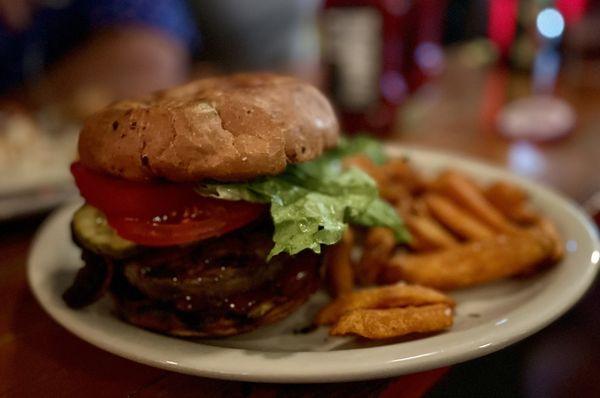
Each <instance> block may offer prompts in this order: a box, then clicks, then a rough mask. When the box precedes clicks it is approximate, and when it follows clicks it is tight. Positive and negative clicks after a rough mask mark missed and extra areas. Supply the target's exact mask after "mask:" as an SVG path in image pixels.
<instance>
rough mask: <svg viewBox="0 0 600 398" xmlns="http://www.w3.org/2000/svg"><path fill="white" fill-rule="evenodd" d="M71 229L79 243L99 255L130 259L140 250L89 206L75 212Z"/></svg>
mask: <svg viewBox="0 0 600 398" xmlns="http://www.w3.org/2000/svg"><path fill="white" fill-rule="evenodd" d="M71 229H72V231H73V238H74V239H75V240H76V241H77V243H79V244H80V245H81V246H83V247H85V248H86V249H89V250H91V251H93V252H94V253H97V254H101V255H106V256H109V257H112V258H116V259H119V258H126V257H130V256H132V255H134V254H135V253H137V252H138V249H139V246H138V245H137V244H135V243H134V242H131V241H129V240H127V239H123V238H121V237H120V236H119V235H117V232H116V231H115V230H114V229H112V228H111V227H110V225H108V222H107V221H106V217H105V216H104V214H103V213H102V212H101V211H100V210H98V209H96V208H95V207H93V206H90V205H88V204H86V205H83V206H82V207H80V208H79V209H78V210H77V211H76V212H75V214H74V215H73V221H72V222H71Z"/></svg>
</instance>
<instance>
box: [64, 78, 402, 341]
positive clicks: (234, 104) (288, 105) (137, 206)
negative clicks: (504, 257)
mask: <svg viewBox="0 0 600 398" xmlns="http://www.w3.org/2000/svg"><path fill="white" fill-rule="evenodd" d="M78 150H79V159H78V161H76V162H75V163H73V165H72V166H71V172H72V174H73V176H74V178H75V182H76V185H77V187H78V188H79V191H80V193H81V196H82V197H83V198H84V199H85V202H86V203H85V204H84V205H83V206H82V207H81V208H80V209H79V210H77V211H76V212H75V214H74V216H73V221H72V223H71V227H72V235H73V240H74V242H75V243H76V244H77V245H78V246H79V247H80V248H81V250H82V259H83V262H84V266H83V268H81V269H80V270H79V272H78V273H77V275H76V277H75V280H74V282H73V285H72V286H71V287H70V288H69V289H68V290H67V291H65V293H64V295H63V298H64V300H65V302H66V303H67V304H68V305H69V306H71V307H73V308H75V309H77V308H82V307H85V306H87V305H90V304H92V303H93V302H95V301H96V300H98V299H100V298H101V297H102V296H104V295H109V296H110V297H111V298H112V300H113V303H114V310H115V313H116V314H117V315H118V316H119V317H121V318H122V319H123V320H125V321H126V322H129V323H131V324H133V325H136V326H139V327H142V328H145V329H149V330H153V331H156V332H160V333H164V334H168V335H173V336H179V337H223V336H231V335H236V334H240V333H244V332H248V331H251V330H254V329H256V328H258V327H260V326H262V325H267V324H270V323H273V322H276V321H278V320H280V319H282V318H284V317H286V316H288V315H289V314H291V313H292V312H293V311H295V310H296V309H297V308H298V307H300V306H301V305H302V304H303V303H304V302H305V301H306V300H307V299H308V298H309V297H310V295H311V294H312V293H313V292H314V291H315V290H316V289H317V288H318V286H319V281H320V267H321V263H322V262H323V261H322V259H323V253H324V251H325V250H326V248H327V246H329V245H333V244H335V243H336V242H338V241H339V240H340V239H341V236H342V234H343V232H344V230H345V229H346V228H347V226H348V224H357V225H363V226H385V227H389V228H392V229H393V230H394V231H395V232H396V235H397V237H398V239H404V238H405V235H406V233H405V231H404V228H403V226H402V223H401V221H400V220H399V219H398V217H397V215H396V213H395V211H394V210H393V209H392V208H391V207H390V206H389V205H388V204H387V203H386V202H384V201H382V200H381V199H380V198H379V196H378V191H377V187H376V185H375V183H374V182H373V180H372V179H371V178H370V177H368V176H367V175H366V174H365V173H363V172H362V171H360V170H358V169H355V168H345V167H344V163H343V158H344V156H346V155H348V154H350V153H356V152H359V151H365V152H366V153H367V154H368V155H369V156H371V157H372V158H373V159H376V158H380V157H381V156H383V155H382V154H381V151H380V148H378V146H377V145H376V144H374V143H373V142H372V141H369V140H365V139H363V140H353V141H348V140H344V139H341V138H340V135H339V127H338V122H337V120H336V117H335V114H334V112H333V110H332V107H331V105H330V103H329V102H328V101H327V99H326V98H325V97H324V96H323V95H322V94H321V93H320V92H319V91H318V90H317V89H316V88H314V87H312V86H310V85H308V84H305V83H303V82H301V81H299V80H297V79H294V78H291V77H285V76H278V75H272V74H238V75H233V76H226V77H216V78H208V79H202V80H197V81H194V82H191V83H188V84H186V85H183V86H180V87H175V88H172V89H169V90H166V91H162V92H158V93H155V94H153V95H151V96H149V97H148V98H144V99H140V100H130V101H121V102H117V103H114V104H112V105H110V106H108V107H107V108H105V109H103V110H102V111H100V112H98V113H96V114H94V115H92V116H91V117H89V118H88V119H87V120H86V122H85V123H84V126H83V128H82V130H81V133H80V136H79V143H78Z"/></svg>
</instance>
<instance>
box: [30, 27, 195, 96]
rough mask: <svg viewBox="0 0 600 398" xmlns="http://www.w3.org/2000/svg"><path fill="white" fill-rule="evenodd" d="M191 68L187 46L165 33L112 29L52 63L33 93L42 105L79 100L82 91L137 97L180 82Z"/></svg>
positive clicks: (132, 28)
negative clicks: (76, 98)
mask: <svg viewBox="0 0 600 398" xmlns="http://www.w3.org/2000/svg"><path fill="white" fill-rule="evenodd" d="M187 67H188V55H187V51H186V48H184V46H183V45H182V44H181V43H179V42H177V41H175V40H173V39H172V38H171V37H169V36H168V35H165V34H164V33H163V32H161V31H159V30H154V29H152V28H145V27H134V26H128V27H111V28H109V29H106V30H103V31H99V32H97V33H96V34H94V35H93V36H92V37H91V38H90V40H88V41H86V43H85V44H84V45H83V46H82V47H79V48H77V49H74V50H73V51H71V53H69V54H68V55H67V56H66V57H64V58H63V59H62V60H60V61H59V62H58V63H56V64H55V65H53V66H52V68H51V69H50V70H49V71H48V73H47V74H46V75H45V76H43V77H42V78H41V79H40V81H39V82H38V84H35V85H33V86H32V87H31V91H30V92H31V93H32V95H33V98H34V100H35V101H36V102H38V103H48V102H54V101H62V100H65V99H69V98H73V97H77V96H78V94H80V91H82V90H83V91H85V90H101V91H102V92H103V93H105V94H107V95H108V96H110V97H112V98H124V97H128V96H139V95H144V94H147V93H149V92H151V91H154V90H157V89H161V88H165V87H168V86H171V85H174V84H177V83H180V82H182V81H183V80H184V79H185V77H186V75H187Z"/></svg>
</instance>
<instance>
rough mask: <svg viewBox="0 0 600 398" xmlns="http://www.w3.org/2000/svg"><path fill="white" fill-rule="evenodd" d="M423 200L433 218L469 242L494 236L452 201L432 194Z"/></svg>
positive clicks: (492, 232) (487, 228)
mask: <svg viewBox="0 0 600 398" xmlns="http://www.w3.org/2000/svg"><path fill="white" fill-rule="evenodd" d="M424 200H425V203H427V207H428V209H429V211H430V212H431V214H432V215H433V217H434V218H435V219H436V220H438V221H439V222H440V223H442V224H443V225H445V226H446V227H447V228H448V229H449V230H451V231H452V232H454V233H455V234H457V235H458V236H460V237H462V238H465V239H470V240H482V239H488V238H491V237H493V236H494V231H492V230H491V229H490V228H489V227H488V226H487V225H485V224H483V223H481V222H480V221H479V220H477V219H476V218H475V217H473V216H472V215H471V214H469V213H467V212H466V211H464V210H463V209H461V208H460V207H459V206H457V205H456V204H455V203H454V202H453V201H452V200H450V199H448V198H446V197H444V196H442V195H438V194H434V193H430V194H426V195H425V196H424Z"/></svg>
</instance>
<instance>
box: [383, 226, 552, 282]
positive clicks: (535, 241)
mask: <svg viewBox="0 0 600 398" xmlns="http://www.w3.org/2000/svg"><path fill="white" fill-rule="evenodd" d="M553 253H554V243H553V242H552V239H551V238H549V237H548V236H546V235H545V234H542V233H539V231H533V230H526V231H518V232H516V233H513V234H511V235H497V236H494V237H492V238H489V239H485V240H481V241H474V242H467V243H464V244H462V245H460V246H456V247H454V248H450V249H446V250H444V251H440V252H435V253H428V254H408V255H396V256H394V257H392V259H391V260H390V262H389V263H388V264H387V265H386V266H385V267H384V270H383V272H382V278H383V280H384V281H385V282H387V283H393V282H397V281H400V280H404V281H407V282H410V283H416V284H419V285H425V286H430V287H433V288H437V289H442V290H449V289H458V288H464V287H468V286H473V285H478V284H482V283H486V282H491V281H494V280H496V279H501V278H506V277H509V276H513V275H517V274H522V273H524V272H527V271H528V270H531V269H533V268H535V267H536V266H538V265H540V264H543V263H544V262H546V261H549V260H550V259H551V258H552V256H553Z"/></svg>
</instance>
